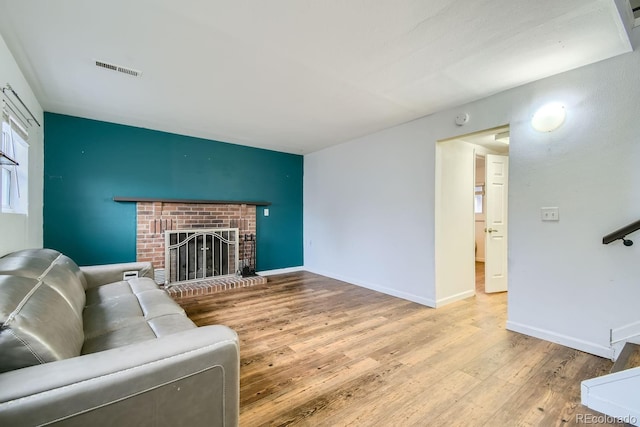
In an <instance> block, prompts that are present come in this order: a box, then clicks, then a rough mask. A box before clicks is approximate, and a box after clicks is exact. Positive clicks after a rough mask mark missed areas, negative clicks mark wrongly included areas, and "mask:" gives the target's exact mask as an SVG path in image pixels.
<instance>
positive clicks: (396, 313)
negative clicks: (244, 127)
mask: <svg viewBox="0 0 640 427" xmlns="http://www.w3.org/2000/svg"><path fill="white" fill-rule="evenodd" d="M478 273H479V274H478V279H479V282H482V272H481V271H478ZM179 302H180V303H181V305H182V306H183V307H184V308H185V310H186V311H187V313H188V315H189V317H190V318H191V319H193V320H194V321H195V323H196V324H198V325H209V324H225V325H228V326H230V327H231V328H233V329H235V330H236V331H237V332H238V335H239V337H240V354H241V362H240V363H241V378H240V425H241V426H246V427H250V426H262V425H274V426H275V425H278V426H285V425H300V426H458V425H459V426H464V425H468V426H481V425H487V426H519V425H523V426H525V425H526V426H532V425H533V426H554V425H580V424H581V423H580V422H579V421H580V419H577V418H576V415H577V414H590V415H599V414H598V413H596V412H594V411H591V410H589V409H588V408H585V407H583V406H582V405H581V404H580V381H581V380H583V379H587V378H592V377H595V376H599V375H604V374H606V373H608V372H609V369H610V368H611V365H612V363H611V361H609V360H606V359H601V358H599V357H596V356H592V355H589V354H586V353H582V352H579V351H576V350H571V349H568V348H566V347H562V346H560V345H557V344H552V343H549V342H546V341H542V340H538V339H535V338H531V337H527V336H525V335H521V334H518V333H515V332H510V331H507V330H505V322H506V312H507V307H506V305H507V295H506V294H505V293H502V294H485V293H484V292H483V287H482V283H479V286H478V292H477V295H476V296H475V297H473V298H469V299H466V300H464V301H459V302H457V303H454V304H451V305H449V306H446V307H442V308H438V309H437V310H436V309H432V308H428V307H424V306H421V305H419V304H416V303H412V302H409V301H405V300H402V299H399V298H394V297H391V296H388V295H384V294H380V293H377V292H374V291H371V290H368V289H364V288H360V287H357V286H353V285H350V284H347V283H344V282H340V281H337V280H333V279H329V278H326V277H322V276H318V275H315V274H312V273H307V272H298V273H292V274H284V275H279V276H272V277H270V278H269V282H268V284H266V285H260V286H254V287H252V288H243V289H236V290H231V291H226V292H220V293H216V294H212V295H207V296H199V297H190V298H184V299H182V300H179Z"/></svg>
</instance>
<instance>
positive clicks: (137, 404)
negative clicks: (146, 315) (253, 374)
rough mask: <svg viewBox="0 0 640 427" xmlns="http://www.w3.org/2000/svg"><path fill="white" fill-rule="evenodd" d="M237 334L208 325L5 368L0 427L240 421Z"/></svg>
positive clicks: (231, 423)
mask: <svg viewBox="0 0 640 427" xmlns="http://www.w3.org/2000/svg"><path fill="white" fill-rule="evenodd" d="M239 372H240V355H239V345H238V337H237V335H236V333H235V332H234V331H233V330H231V329H229V328H227V327H226V326H222V325H215V326H203V327H200V328H196V329H190V330H188V331H184V332H181V333H176V334H173V335H168V336H166V337H162V338H157V339H154V340H148V341H144V342H140V343H136V344H132V345H129V346H124V347H120V348H115V349H111V350H106V351H102V352H98V353H92V354H87V355H82V356H78V357H73V358H70V359H65V360H61V361H57V362H50V363H46V364H43V365H36V366H31V367H28V368H23V369H18V370H15V371H11V372H6V373H3V374H0V383H1V384H2V387H0V425H41V424H45V423H46V424H48V423H51V422H57V421H64V424H65V425H74V426H75V425H78V426H80V425H91V426H92V427H97V426H102V425H119V426H155V425H188V426H205V425H206V426H213V425H216V426H217V425H219V426H236V425H237V424H238V412H239Z"/></svg>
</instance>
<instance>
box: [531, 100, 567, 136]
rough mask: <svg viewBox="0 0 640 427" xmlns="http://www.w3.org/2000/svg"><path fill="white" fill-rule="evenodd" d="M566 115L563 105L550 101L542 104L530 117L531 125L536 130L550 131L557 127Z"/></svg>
mask: <svg viewBox="0 0 640 427" xmlns="http://www.w3.org/2000/svg"><path fill="white" fill-rule="evenodd" d="M566 116H567V113H566V111H565V108H564V105H562V104H560V103H559V102H552V103H550V104H546V105H543V106H542V107H540V108H539V109H538V111H536V113H535V114H534V115H533V118H532V119H531V126H533V128H534V129H535V130H537V131H538V132H552V131H554V130H556V129H558V128H559V127H560V126H561V125H562V123H564V119H565V117H566Z"/></svg>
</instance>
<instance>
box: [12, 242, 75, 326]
mask: <svg viewBox="0 0 640 427" xmlns="http://www.w3.org/2000/svg"><path fill="white" fill-rule="evenodd" d="M0 274H6V275H13V276H19V277H27V278H30V279H38V280H42V281H43V282H45V283H46V284H47V285H49V286H50V287H51V288H53V289H55V290H56V291H57V292H58V293H60V295H61V296H62V297H63V298H64V299H65V301H67V303H68V304H69V306H70V308H71V309H73V311H74V312H75V313H76V315H77V316H79V317H81V316H82V310H83V308H84V305H85V282H84V277H83V275H82V272H81V271H80V268H79V267H78V266H77V265H76V263H75V262H73V261H72V260H71V258H69V257H67V256H65V255H63V254H61V253H60V252H57V251H53V250H51V249H40V250H35V249H29V250H24V251H18V252H13V253H11V254H8V255H5V256H4V257H2V258H0Z"/></svg>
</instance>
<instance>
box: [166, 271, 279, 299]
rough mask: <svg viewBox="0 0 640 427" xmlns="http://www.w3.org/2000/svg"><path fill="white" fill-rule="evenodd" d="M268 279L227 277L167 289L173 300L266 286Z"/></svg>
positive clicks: (260, 277) (259, 277)
mask: <svg viewBox="0 0 640 427" xmlns="http://www.w3.org/2000/svg"><path fill="white" fill-rule="evenodd" d="M266 283H267V278H266V277H262V276H253V277H239V276H227V277H220V278H216V279H206V280H199V281H197V282H189V283H183V284H180V285H173V286H170V287H168V288H165V290H166V291H167V293H168V294H169V295H171V297H172V298H174V299H178V298H184V297H193V296H198V295H207V294H213V293H216V292H221V291H226V290H230V289H238V288H246V287H250V286H255V285H264V284H266Z"/></svg>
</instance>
